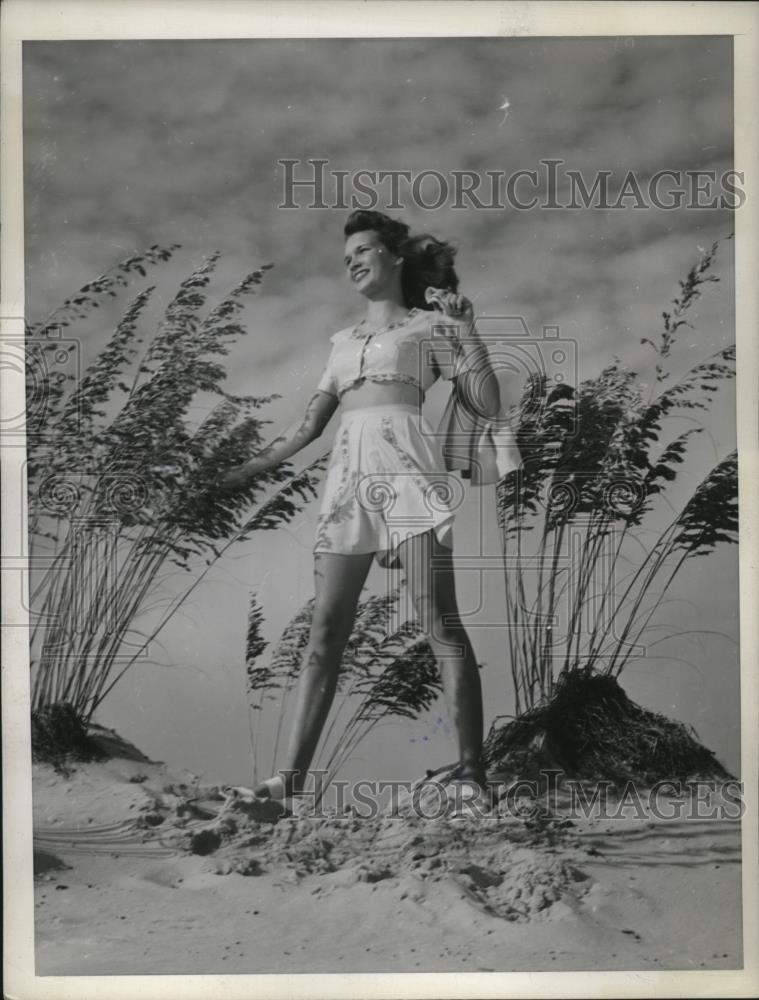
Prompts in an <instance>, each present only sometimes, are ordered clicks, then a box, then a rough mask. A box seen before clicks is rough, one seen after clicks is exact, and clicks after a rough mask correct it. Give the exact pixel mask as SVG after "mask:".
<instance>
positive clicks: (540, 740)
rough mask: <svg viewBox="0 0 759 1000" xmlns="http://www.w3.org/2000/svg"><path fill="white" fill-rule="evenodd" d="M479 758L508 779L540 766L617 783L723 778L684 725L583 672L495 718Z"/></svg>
mask: <svg viewBox="0 0 759 1000" xmlns="http://www.w3.org/2000/svg"><path fill="white" fill-rule="evenodd" d="M484 757H485V763H486V766H487V768H488V769H489V770H491V771H495V772H498V773H499V774H501V773H503V774H507V775H510V776H515V777H524V776H526V775H531V774H539V773H540V772H541V771H545V770H546V769H556V770H559V771H563V772H564V774H565V775H566V776H567V777H568V778H573V779H578V780H587V781H609V782H613V783H614V784H617V785H619V784H623V783H624V782H627V781H638V782H642V783H644V784H654V783H655V782H657V781H662V780H671V781H687V780H688V779H693V778H701V779H716V778H729V777H731V775H729V773H728V772H727V771H726V770H725V768H724V767H723V766H722V764H720V762H719V761H718V760H717V758H716V757H715V755H714V754H713V753H712V751H711V750H709V749H707V748H706V747H705V746H703V744H702V743H700V742H699V740H698V737H697V734H696V733H695V731H694V730H693V729H692V728H689V727H687V726H685V725H683V723H681V722H676V721H674V720H672V719H667V718H666V717H665V716H663V715H661V714H659V713H658V712H651V711H649V710H647V709H645V708H642V707H641V706H640V705H637V704H636V703H635V702H633V701H631V700H630V698H628V696H627V695H626V694H625V692H624V690H623V689H622V687H621V686H620V685H619V683H618V682H617V680H616V678H614V677H612V676H610V675H603V674H597V673H593V672H592V671H587V670H570V671H567V672H565V673H563V674H561V675H560V677H559V678H558V680H557V682H556V685H555V688H554V692H553V694H552V696H551V697H550V698H548V699H546V700H545V701H544V702H542V703H540V704H538V705H536V706H535V707H534V708H532V709H531V710H530V711H528V712H525V713H524V714H523V715H521V716H519V717H518V718H515V719H512V720H511V721H510V722H505V723H504V722H502V721H501V720H499V719H496V720H495V722H494V723H493V726H492V727H491V729H490V732H489V734H488V737H487V739H486V741H485V747H484Z"/></svg>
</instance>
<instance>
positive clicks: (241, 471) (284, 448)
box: [220, 389, 339, 489]
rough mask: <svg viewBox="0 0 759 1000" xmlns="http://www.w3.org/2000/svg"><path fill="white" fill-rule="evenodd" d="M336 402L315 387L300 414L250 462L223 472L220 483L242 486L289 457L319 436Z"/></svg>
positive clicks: (329, 394) (335, 398)
mask: <svg viewBox="0 0 759 1000" xmlns="http://www.w3.org/2000/svg"><path fill="white" fill-rule="evenodd" d="M338 405H339V400H338V398H337V396H336V395H334V394H333V393H331V392H326V391H325V390H323V389H317V391H316V393H315V394H314V395H313V396H312V397H311V401H310V402H309V404H308V406H307V407H306V412H305V413H304V415H303V417H301V419H300V420H297V421H296V422H295V423H293V424H291V425H290V426H289V427H288V428H286V429H285V430H284V431H283V432H282V433H281V434H279V435H278V436H277V437H276V438H274V440H273V441H272V442H271V443H270V444H268V445H267V446H266V447H265V448H264V449H263V450H262V451H260V452H258V454H256V455H254V456H253V458H251V459H250V460H249V461H247V462H244V463H243V464H242V465H236V466H234V468H232V469H229V470H228V471H227V472H225V473H223V474H222V476H221V480H220V482H221V485H222V486H225V487H227V488H229V489H236V488H244V487H245V486H247V485H248V484H249V483H250V481H251V479H253V478H255V477H256V476H258V475H260V474H261V473H262V472H265V471H266V470H267V469H271V468H273V467H274V466H276V465H279V464H280V463H281V462H284V461H285V459H288V458H291V457H292V456H293V455H295V454H296V453H297V452H299V451H300V450H301V449H302V448H305V447H306V445H309V444H311V442H312V441H315V440H316V439H317V438H318V437H319V436H320V435H321V433H322V431H323V430H324V428H325V427H326V426H327V424H328V423H329V421H330V418H331V417H332V414H333V413H334V412H335V410H336V409H337V407H338Z"/></svg>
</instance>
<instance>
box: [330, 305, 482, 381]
mask: <svg viewBox="0 0 759 1000" xmlns="http://www.w3.org/2000/svg"><path fill="white" fill-rule="evenodd" d="M464 336H465V328H464V326H463V324H460V323H457V322H456V321H455V320H454V319H452V318H451V317H448V316H442V315H441V314H440V313H438V312H432V311H429V310H426V309H413V310H412V311H411V313H410V314H409V317H408V318H407V319H406V320H404V321H403V322H401V323H398V324H396V325H394V326H391V327H386V328H385V329H383V330H379V331H376V332H374V331H366V332H363V331H362V330H361V328H360V327H346V328H345V329H344V330H338V331H337V333H333V334H332V336H331V337H330V340H331V342H332V344H333V347H332V353H331V354H330V356H329V359H328V360H327V364H326V365H325V367H324V371H323V373H322V376H321V379H320V380H319V384H318V385H317V389H321V391H322V392H328V393H331V395H333V396H336V397H337V398H338V399H341V398H342V396H343V393H345V392H346V391H347V390H348V389H350V388H351V387H352V386H354V385H357V384H358V383H359V382H361V381H362V379H366V380H367V381H369V382H405V383H407V384H409V385H414V386H416V387H417V388H418V389H420V390H421V391H422V393H423V394H425V393H426V392H427V390H428V389H429V388H430V386H431V385H433V384H434V382H435V381H436V380H437V379H438V378H443V379H453V378H455V377H456V376H457V375H460V374H461V373H462V372H463V371H465V370H467V369H468V368H470V367H471V366H472V365H473V363H474V361H475V357H476V355H475V353H474V350H475V341H474V340H473V341H472V343H471V345H470V346H469V348H468V349H467V351H465V350H464V348H463V347H462V345H461V343H460V340H461V339H463V338H464Z"/></svg>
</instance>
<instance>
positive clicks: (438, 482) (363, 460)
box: [314, 403, 464, 568]
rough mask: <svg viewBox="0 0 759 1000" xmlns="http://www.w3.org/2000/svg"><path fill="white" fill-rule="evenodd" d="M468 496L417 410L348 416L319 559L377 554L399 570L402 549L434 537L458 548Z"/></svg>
mask: <svg viewBox="0 0 759 1000" xmlns="http://www.w3.org/2000/svg"><path fill="white" fill-rule="evenodd" d="M463 497H464V489H463V485H462V483H461V481H460V480H459V478H458V476H457V475H456V474H455V473H453V472H448V471H446V469H445V463H444V460H443V456H442V452H441V450H440V441H439V440H438V438H436V437H435V432H434V430H433V429H432V427H431V425H430V424H429V423H428V421H427V420H426V418H425V417H424V416H422V414H420V413H419V410H418V408H417V407H416V406H414V405H412V404H410V403H392V404H384V405H381V406H371V407H365V408H363V409H360V410H348V411H346V412H344V413H343V415H342V417H341V419H340V423H339V425H338V428H337V433H336V435H335V443H334V446H333V449H332V454H331V456H330V460H329V465H328V467H327V477H326V483H325V489H324V494H323V497H322V504H321V510H320V513H319V521H318V525H317V531H316V542H315V544H314V552H339V553H343V554H346V553H347V554H350V553H356V552H374V553H375V554H376V559H377V562H378V563H379V565H380V566H385V567H393V568H395V567H398V568H400V562H399V560H398V556H397V551H396V550H397V547H398V545H399V543H400V542H403V541H405V540H406V539H407V538H408V537H410V536H412V535H418V534H421V533H422V532H425V531H429V530H430V529H433V530H434V531H435V534H436V535H437V537H438V539H439V541H440V542H441V543H442V544H443V545H445V546H447V547H448V548H452V547H453V519H454V517H455V514H456V510H457V509H458V508H459V506H460V505H461V502H462V500H463Z"/></svg>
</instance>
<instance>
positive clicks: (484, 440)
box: [317, 309, 521, 485]
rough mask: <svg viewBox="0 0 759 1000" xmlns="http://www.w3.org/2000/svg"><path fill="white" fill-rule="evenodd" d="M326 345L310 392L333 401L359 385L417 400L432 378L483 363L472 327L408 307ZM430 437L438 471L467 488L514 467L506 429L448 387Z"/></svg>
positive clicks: (513, 446)
mask: <svg viewBox="0 0 759 1000" xmlns="http://www.w3.org/2000/svg"><path fill="white" fill-rule="evenodd" d="M330 341H331V342H332V345H333V346H332V351H331V353H330V355H329V358H328V360H327V364H326V365H325V367H324V371H323V372H322V375H321V378H320V379H319V383H318V385H317V389H319V390H321V391H322V392H327V393H330V394H331V395H333V396H335V397H336V398H337V399H341V398H342V396H343V394H344V393H345V392H346V391H347V390H348V389H350V388H351V387H352V386H354V385H357V384H358V383H359V382H361V381H362V380H364V379H366V380H367V381H370V382H404V383H407V384H409V385H414V386H416V387H417V388H418V389H420V390H421V393H422V397H424V394H426V392H427V391H428V389H429V388H430V387H431V386H432V385H433V384H434V383H435V382H436V381H437V379H438V378H442V379H447V380H450V381H453V380H455V379H456V378H458V376H460V375H462V374H463V373H464V372H466V371H476V370H477V369H481V370H487V369H488V368H489V365H490V361H489V355H488V352H487V349H486V347H485V345H484V344H483V343H482V342H481V341H480V340H479V339H478V338H477V336H476V334H475V331H474V329H473V328H471V329H470V328H469V327H468V325H467V324H465V323H463V322H458V321H457V320H455V319H454V318H453V317H451V316H447V315H444V314H442V313H440V312H437V311H434V312H433V311H432V310H426V309H412V310H411V312H410V313H409V315H408V317H407V318H406V319H405V320H403V321H402V322H400V323H398V324H395V325H392V326H388V327H385V328H384V329H381V330H378V331H371V330H367V331H363V330H362V329H361V327H360V326H358V327H356V326H352V327H346V328H345V329H342V330H338V331H337V333H333V334H332V336H331V337H330ZM437 433H438V435H439V436H440V437H441V438H442V452H443V458H444V460H445V464H446V468H447V469H458V470H460V471H461V473H462V475H463V476H464V477H465V478H469V479H471V482H472V484H473V485H483V484H485V483H493V482H497V481H498V480H499V479H500V478H501V477H502V476H504V475H505V474H506V473H507V472H510V471H511V470H512V469H515V468H517V467H518V466H519V464H520V462H521V455H520V452H519V449H518V447H517V443H516V438H515V436H514V434H513V432H512V431H511V429H510V427H508V426H496V424H495V423H494V422H493V421H491V420H488V419H485V418H483V417H482V416H481V415H480V414H478V413H477V412H476V408H473V407H472V405H471V404H467V403H466V402H465V401H464V400H463V399H461V397H460V394H459V392H458V391H457V389H456V386H455V383H454V389H453V392H452V393H451V396H450V398H449V400H448V405H447V407H446V409H445V412H444V414H443V419H442V421H441V423H440V426H439V427H438V429H437Z"/></svg>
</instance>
